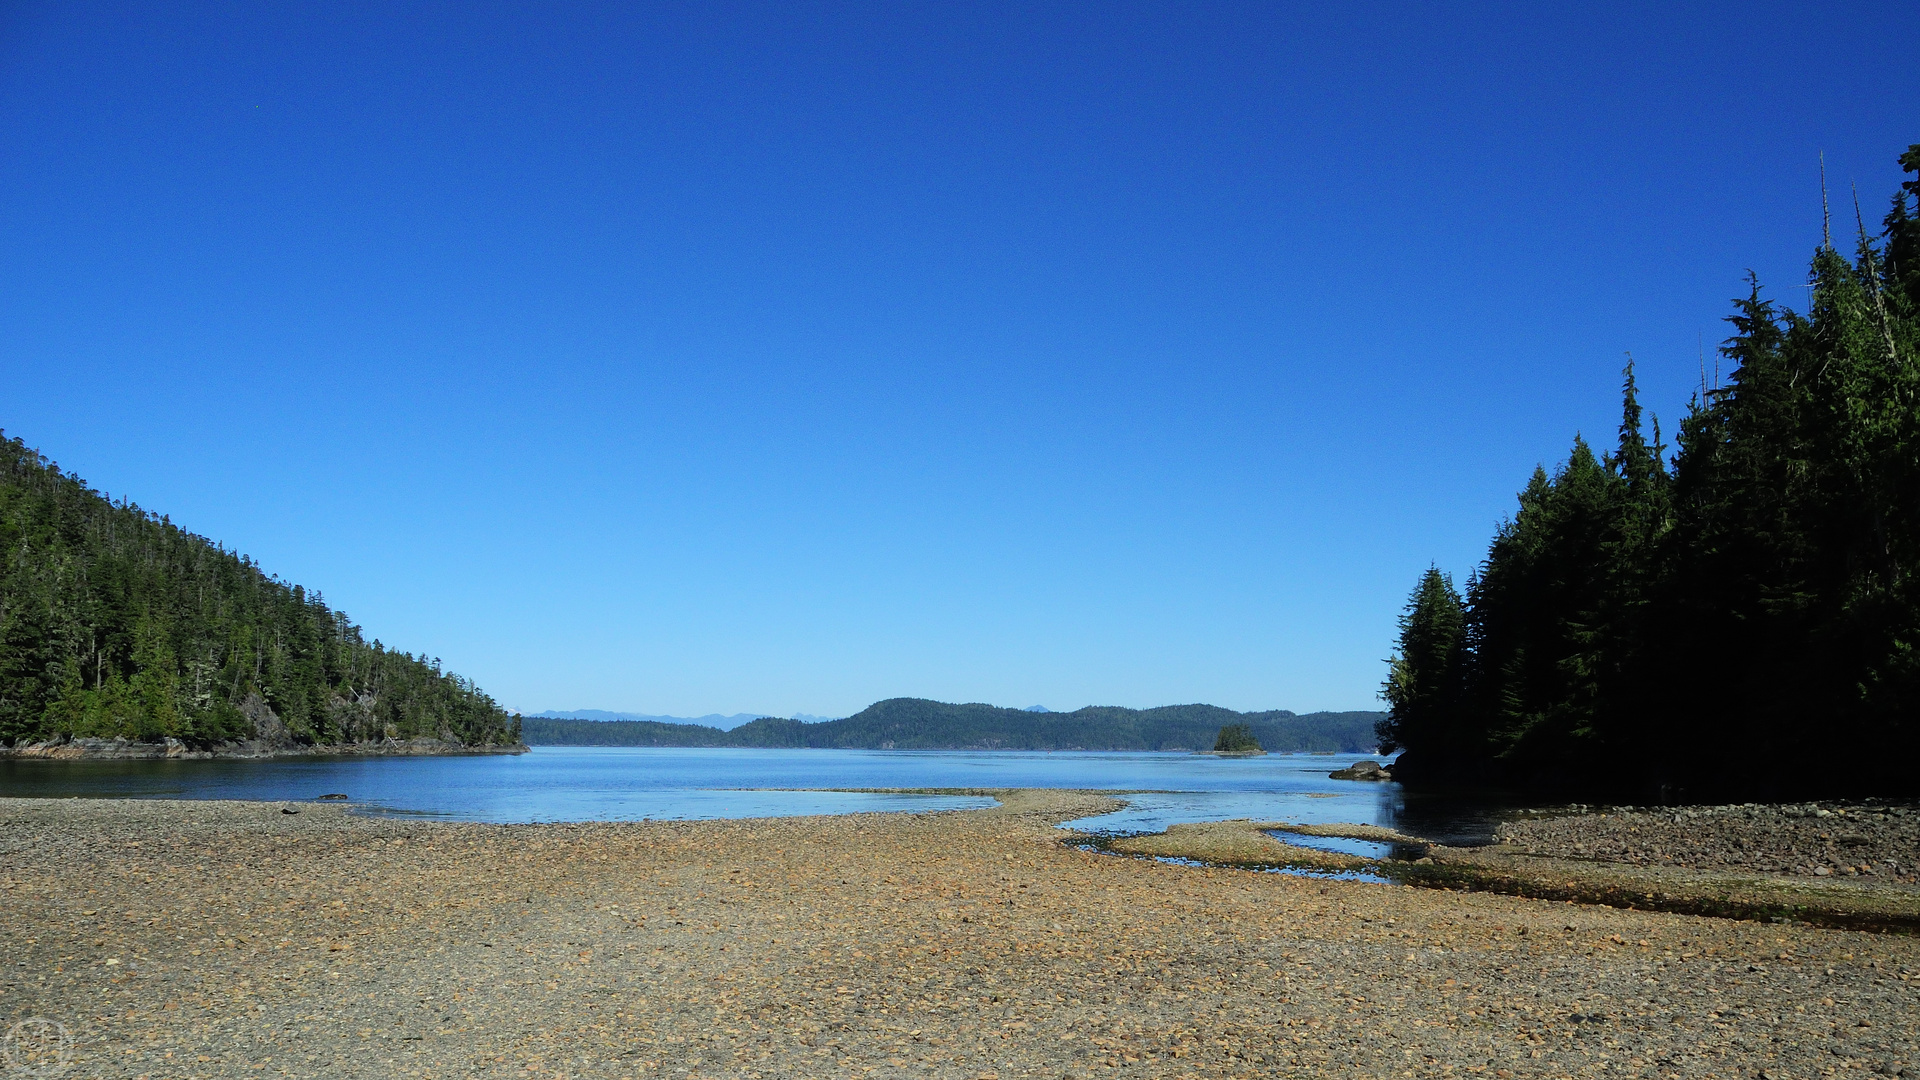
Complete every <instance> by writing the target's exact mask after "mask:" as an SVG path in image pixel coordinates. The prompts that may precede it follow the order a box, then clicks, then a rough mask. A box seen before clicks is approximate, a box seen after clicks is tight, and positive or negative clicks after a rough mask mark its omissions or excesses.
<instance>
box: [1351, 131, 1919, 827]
mask: <svg viewBox="0 0 1920 1080" xmlns="http://www.w3.org/2000/svg"><path fill="white" fill-rule="evenodd" d="M1901 163H1902V165H1903V166H1904V167H1905V168H1906V169H1907V171H1909V172H1916V173H1920V145H1916V146H1915V147H1913V148H1912V149H1910V150H1909V151H1908V152H1907V153H1906V154H1905V155H1903V156H1902V158H1901ZM1910 196H1920V181H1916V182H1910V183H1908V184H1906V185H1905V186H1904V187H1903V189H1902V191H1901V193H1900V194H1899V195H1897V196H1896V197H1895V200H1894V205H1893V209H1892V211H1891V212H1890V213H1889V214H1888V215H1887V216H1886V218H1885V220H1884V222H1883V226H1884V228H1883V231H1882V233H1881V235H1880V236H1879V237H1878V238H1874V237H1869V236H1868V235H1867V233H1866V229H1865V227H1864V225H1862V227H1861V229H1860V235H1859V238H1858V242H1857V244H1856V248H1855V251H1854V254H1853V256H1852V257H1851V258H1848V257H1845V256H1843V255H1841V254H1840V253H1839V252H1838V251H1836V250H1835V249H1834V248H1832V247H1831V246H1827V245H1822V246H1821V247H1820V248H1819V249H1818V250H1817V251H1816V252H1815V254H1814V257H1813V263H1812V298H1811V303H1810V305H1809V310H1808V312H1807V313H1806V314H1805V315H1802V314H1799V313H1796V312H1793V311H1791V310H1787V309H1783V308H1780V307H1777V306H1776V305H1774V304H1773V303H1771V302H1770V301H1768V300H1767V299H1765V297H1764V296H1763V295H1762V292H1761V289H1760V287H1759V285H1758V283H1757V282H1756V283H1754V284H1753V285H1752V286H1751V288H1750V289H1749V291H1748V295H1747V296H1746V297H1744V298H1742V299H1740V300H1738V301H1736V302H1735V309H1734V313H1733V315H1732V316H1731V317H1730V318H1729V320H1728V321H1729V323H1730V324H1731V325H1732V328H1733V334H1732V336H1731V337H1729V338H1728V339H1727V340H1726V342H1725V343H1724V345H1723V346H1722V348H1721V353H1722V355H1723V356H1724V357H1725V358H1726V359H1727V360H1728V361H1730V362H1731V363H1732V365H1733V370H1732V373H1731V375H1730V377H1729V379H1728V382H1727V383H1726V385H1724V386H1707V385H1704V384H1703V385H1702V387H1701V391H1700V393H1699V395H1698V396H1697V397H1696V398H1695V399H1694V401H1693V403H1692V406H1691V408H1690V409H1689V411H1688V414H1687V415H1686V417H1685V418H1684V419H1683V420H1682V422H1681V424H1680V428H1679V432H1678V440H1677V441H1678V448H1677V449H1678V452H1677V454H1676V456H1675V457H1674V459H1673V462H1672V468H1671V470H1669V469H1668V467H1667V466H1666V463H1664V462H1663V461H1662V457H1663V455H1664V453H1665V450H1664V448H1662V447H1660V446H1659V445H1658V443H1659V434H1658V427H1657V425H1656V427H1655V432H1654V436H1653V439H1652V441H1651V442H1649V441H1648V440H1647V439H1646V437H1645V436H1644V435H1643V434H1642V427H1641V419H1642V416H1641V410H1640V406H1639V402H1638V400H1637V394H1636V390H1635V386H1634V381H1633V369H1632V365H1631V364H1629V365H1628V368H1627V377H1626V386H1625V394H1624V398H1625V407H1624V410H1623V416H1622V420H1621V425H1620V431H1619V441H1618V444H1617V447H1616V449H1615V450H1614V451H1613V452H1611V453H1610V454H1608V455H1607V456H1606V457H1604V458H1596V457H1595V456H1594V454H1593V452H1592V451H1591V450H1590V449H1589V448H1588V447H1587V446H1586V444H1585V443H1584V442H1583V441H1581V440H1579V439H1576V440H1575V442H1574V447H1573V452H1572V453H1571V454H1570V455H1569V457H1568V459H1567V461H1566V463H1565V464H1564V465H1563V466H1561V468H1560V469H1559V470H1558V471H1556V472H1555V473H1553V474H1552V475H1548V474H1547V473H1546V472H1545V471H1544V470H1539V471H1536V473H1535V474H1534V477H1533V479H1532V481H1531V482H1530V483H1529V484H1528V485H1527V487H1526V489H1525V490H1524V491H1523V492H1521V494H1520V509H1519V512H1518V513H1517V514H1516V515H1515V516H1514V518H1513V519H1512V520H1510V521H1508V522H1506V523H1504V524H1503V525H1502V526H1501V527H1500V529H1499V531H1498V533H1497V534H1496V535H1495V537H1494V540H1493V543H1492V545H1491V547H1490V548H1489V550H1488V554H1487V559H1486V561H1485V562H1484V563H1483V564H1482V566H1481V567H1480V570H1479V572H1478V573H1477V574H1476V575H1475V577H1474V580H1473V581H1472V582H1471V583H1470V584H1469V585H1468V588H1467V596H1466V602H1465V606H1464V609H1463V610H1460V611H1459V614H1458V616H1456V613H1455V612H1456V604H1457V601H1456V600H1453V599H1451V597H1450V594H1451V589H1450V588H1448V587H1446V586H1447V583H1446V582H1445V580H1444V578H1441V577H1440V576H1439V575H1438V574H1437V572H1436V571H1429V572H1428V574H1427V576H1426V578H1424V579H1423V580H1422V582H1421V586H1420V587H1419V588H1418V589H1416V591H1415V594H1414V599H1413V602H1412V603H1411V604H1410V605H1409V608H1408V613H1407V615H1406V617H1405V618H1403V619H1402V621H1401V627H1400V648H1399V651H1398V653H1397V654H1396V656H1395V657H1394V659H1393V661H1392V667H1391V670H1390V673H1389V676H1388V680H1387V688H1386V694H1385V696H1386V698H1387V700H1388V702H1389V705H1390V706H1391V711H1390V713H1389V716H1388V720H1387V721H1386V723H1385V724H1384V725H1383V728H1382V739H1383V741H1385V742H1391V743H1393V744H1394V745H1398V746H1402V747H1404V748H1406V750H1407V754H1406V756H1405V757H1403V759H1402V762H1401V764H1400V766H1398V767H1397V768H1396V770H1395V773H1396V776H1398V777H1400V778H1401V779H1403V780H1405V779H1409V778H1412V779H1416V780H1426V781H1438V780H1443V779H1447V778H1453V779H1463V780H1467V779H1473V780H1484V779H1497V780H1508V781H1519V782H1525V783H1529V784H1532V785H1534V786H1539V787H1547V788H1554V789H1563V788H1572V787H1587V788H1613V789H1631V790H1638V791H1640V792H1643V793H1647V794H1651V795H1656V796H1657V795H1662V794H1664V795H1668V796H1673V795H1681V794H1692V795H1700V796H1705V795H1709V794H1711V795H1713V796H1715V797H1726V796H1729V795H1743V794H1744V795H1747V796H1752V797H1759V796H1771V795H1785V794H1788V793H1796V792H1799V793H1805V792H1815V791H1825V792H1836V793H1879V792H1890V791H1893V790H1896V789H1907V788H1912V787H1914V786H1915V785H1916V779H1915V774H1914V773H1913V771H1912V767H1911V765H1912V761H1913V755H1914V751H1915V750H1916V749H1920V574H1917V573H1916V571H1920V213H1916V212H1915V211H1914V210H1913V209H1910V207H1909V202H1910ZM1456 618H1457V619H1458V621H1459V624H1460V626H1461V627H1462V628H1463V629H1462V630H1459V631H1456V629H1455V626H1456ZM1810 719H1811V720H1813V721H1815V723H1814V724H1812V725H1811V726H1810V724H1809V720H1810ZM1814 745H1818V746H1822V747H1845V748H1850V749H1857V750H1859V751H1862V752H1863V755H1862V760H1861V761H1858V762H1854V763H1851V764H1850V766H1849V767H1848V768H1847V769H1845V770H1844V771H1836V772H1834V773H1828V774H1822V773H1816V772H1813V771H1810V770H1809V769H1807V767H1806V764H1805V762H1804V760H1803V755H1804V752H1805V750H1806V749H1807V748H1808V747H1809V746H1814Z"/></svg>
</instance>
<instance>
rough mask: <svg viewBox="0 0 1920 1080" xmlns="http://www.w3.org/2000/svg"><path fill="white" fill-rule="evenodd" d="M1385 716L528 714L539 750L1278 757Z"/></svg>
mask: <svg viewBox="0 0 1920 1080" xmlns="http://www.w3.org/2000/svg"><path fill="white" fill-rule="evenodd" d="M1383 715H1384V714H1382V713H1378V712H1318V713H1305V714H1297V713H1292V712H1288V711H1287V710H1285V709H1277V710H1274V711H1271V712H1256V713H1241V712H1235V711H1233V710H1232V709H1223V708H1220V707H1218V706H1214V705H1165V706H1161V707H1160V708H1156V709H1126V708H1121V707H1119V706H1113V705H1095V706H1089V707H1087V708H1084V709H1076V710H1074V711H1073V712H1036V711H1033V710H1030V709H1008V708H1001V707H999V706H994V705H981V704H966V705H950V704H947V703H945V702H939V701H928V700H925V699H923V698H889V699H888V700H886V701H879V702H875V703H874V704H872V705H869V706H867V707H866V708H865V709H863V710H861V711H860V712H858V713H855V714H854V715H852V716H849V717H847V718H845V719H843V720H829V721H826V722H824V723H811V724H809V723H803V722H801V721H799V720H793V719H781V718H777V717H763V718H761V719H759V720H754V721H752V722H751V723H747V724H742V725H741V726H739V727H736V728H734V729H733V730H731V731H723V730H721V729H719V728H717V727H708V726H705V725H701V724H665V723H660V722H657V721H649V720H579V719H558V718H547V717H531V716H529V717H522V718H521V721H520V724H521V734H522V736H523V737H524V738H525V739H526V741H527V742H528V743H529V744H531V745H534V746H751V747H817V748H839V749H857V750H1207V749H1209V748H1211V747H1212V746H1214V744H1215V742H1216V740H1217V738H1218V736H1219V733H1220V730H1221V729H1222V728H1224V727H1228V726H1234V725H1239V726H1244V727H1245V728H1246V730H1247V731H1248V732H1249V733H1250V734H1251V736H1252V737H1253V738H1254V739H1256V740H1257V745H1259V746H1263V747H1265V748H1266V749H1267V750H1269V751H1274V752H1278V753H1342V754H1358V753H1367V752H1369V751H1371V750H1373V749H1374V747H1375V746H1376V745H1377V744H1378V740H1377V739H1376V738H1375V737H1374V728H1375V725H1376V724H1377V723H1378V722H1379V721H1380V720H1381V719H1382V717H1383Z"/></svg>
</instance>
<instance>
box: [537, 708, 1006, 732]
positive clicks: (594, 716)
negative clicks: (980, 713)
mask: <svg viewBox="0 0 1920 1080" xmlns="http://www.w3.org/2000/svg"><path fill="white" fill-rule="evenodd" d="M1042 711H1044V710H1042ZM772 715H773V714H772V713H763V712H754V713H734V714H733V715H731V716H725V715H722V714H720V713H708V714H707V715H705V716H655V715H653V714H651V713H635V712H609V711H608V710H606V709H548V710H547V711H545V712H537V713H526V714H525V716H527V717H528V718H531V719H535V720H599V721H611V720H638V721H643V722H646V723H653V724H697V725H699V726H700V727H710V728H719V729H720V730H721V731H732V730H733V729H734V728H737V727H740V726H741V725H743V724H751V723H753V722H754V721H755V720H765V719H766V718H768V717H770V716H772ZM785 719H789V720H798V721H800V722H801V723H803V724H824V723H826V722H827V721H829V720H838V719H840V718H839V717H837V716H814V715H811V714H809V713H794V714H793V715H792V716H789V717H786V718H785Z"/></svg>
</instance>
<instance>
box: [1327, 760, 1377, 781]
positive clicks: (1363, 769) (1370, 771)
mask: <svg viewBox="0 0 1920 1080" xmlns="http://www.w3.org/2000/svg"><path fill="white" fill-rule="evenodd" d="M1327 776H1328V777H1329V778H1331V779H1334V780H1391V779H1393V772H1392V770H1390V769H1388V768H1387V767H1386V766H1384V765H1381V764H1380V763H1379V762H1377V761H1356V762H1354V763H1353V764H1351V765H1349V766H1347V767H1346V768H1344V769H1339V770H1336V771H1334V772H1330V773H1328V774H1327Z"/></svg>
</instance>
